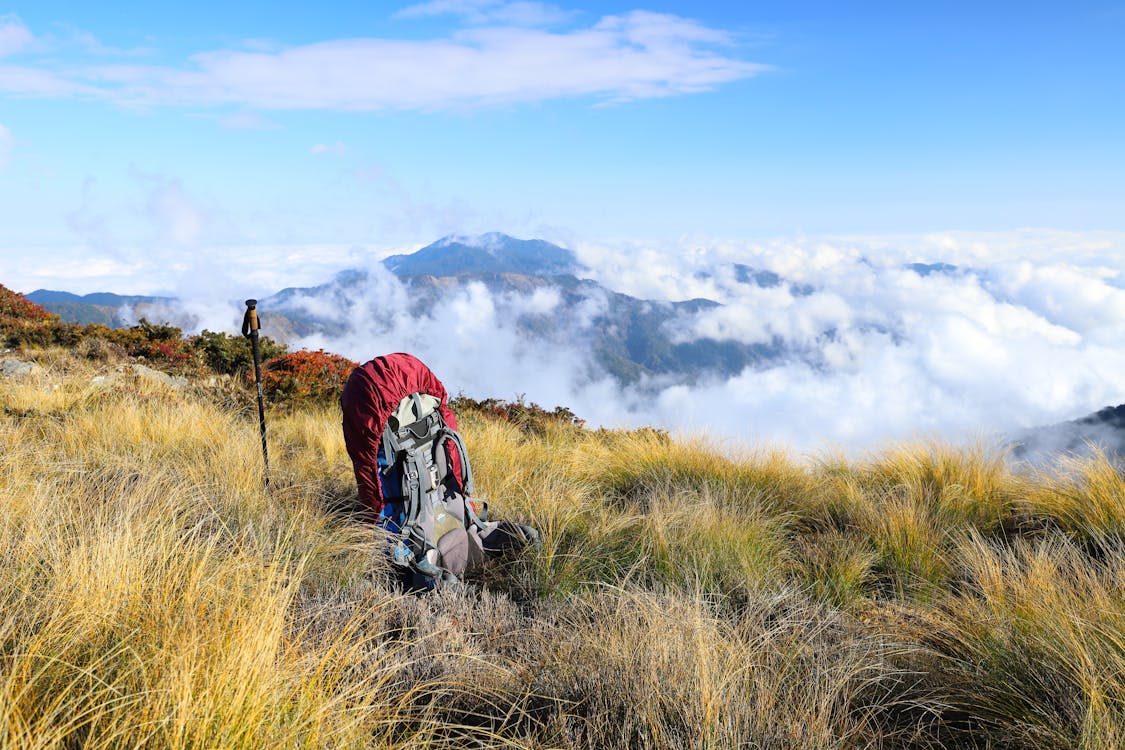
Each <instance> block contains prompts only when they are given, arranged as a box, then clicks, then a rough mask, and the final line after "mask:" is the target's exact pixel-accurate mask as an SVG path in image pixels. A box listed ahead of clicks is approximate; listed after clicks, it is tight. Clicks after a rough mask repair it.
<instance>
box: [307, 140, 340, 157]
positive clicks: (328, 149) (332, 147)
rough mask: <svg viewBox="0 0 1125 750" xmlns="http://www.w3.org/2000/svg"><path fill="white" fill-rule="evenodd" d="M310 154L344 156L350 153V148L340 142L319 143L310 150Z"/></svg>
mask: <svg viewBox="0 0 1125 750" xmlns="http://www.w3.org/2000/svg"><path fill="white" fill-rule="evenodd" d="M309 153H311V154H312V155H313V156H344V155H346V154H347V153H348V147H347V146H345V145H344V144H343V143H341V142H340V141H336V142H335V143H318V144H316V145H314V146H313V147H312V148H311V149H309Z"/></svg>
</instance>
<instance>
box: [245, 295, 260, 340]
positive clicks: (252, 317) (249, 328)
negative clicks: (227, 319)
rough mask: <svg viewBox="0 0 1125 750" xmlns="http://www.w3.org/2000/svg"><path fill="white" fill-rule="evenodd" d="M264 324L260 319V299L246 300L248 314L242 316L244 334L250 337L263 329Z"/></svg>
mask: <svg viewBox="0 0 1125 750" xmlns="http://www.w3.org/2000/svg"><path fill="white" fill-rule="evenodd" d="M261 327H262V325H261V323H260V322H259V321H258V300H256V299H248V300H246V314H245V315H243V316H242V335H243V336H245V337H246V338H250V337H251V336H253V335H254V334H256V333H257V332H258V330H259V329H261Z"/></svg>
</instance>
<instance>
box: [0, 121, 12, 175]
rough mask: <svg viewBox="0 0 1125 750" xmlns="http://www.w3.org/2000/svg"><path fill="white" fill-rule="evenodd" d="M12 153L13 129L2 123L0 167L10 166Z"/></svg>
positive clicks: (0, 132) (0, 125)
mask: <svg viewBox="0 0 1125 750" xmlns="http://www.w3.org/2000/svg"><path fill="white" fill-rule="evenodd" d="M11 154H12V131H10V130H8V128H6V127H5V126H4V125H2V124H0V169H3V168H4V167H6V166H8V159H9V158H11Z"/></svg>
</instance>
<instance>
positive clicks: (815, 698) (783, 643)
mask: <svg viewBox="0 0 1125 750" xmlns="http://www.w3.org/2000/svg"><path fill="white" fill-rule="evenodd" d="M40 362H41V365H42V366H43V367H44V368H45V371H44V372H43V373H41V374H40V375H39V376H37V377H35V378H25V379H22V380H0V414H2V416H0V503H2V504H3V513H2V514H0V601H2V609H0V748H75V747H84V748H86V747H88V748H124V747H128V748H135V747H136V748H145V747H152V748H204V747H206V748H217V747H222V748H262V747H269V748H273V747H278V748H371V747H376V748H406V747H433V748H439V747H518V748H556V747H559V748H562V747H566V748H585V747H594V748H626V747H628V748H633V747H639V748H736V747H753V748H900V747H901V748H907V747H910V748H954V747H956V748H961V747H980V748H985V747H995V748H1044V749H1046V748H1076V749H1077V748H1091V749H1095V750H1100V749H1102V748H1114V747H1121V746H1123V744H1125V656H1123V655H1125V594H1123V593H1122V592H1123V591H1125V545H1123V536H1122V535H1123V532H1125V527H1123V525H1122V522H1123V521H1125V481H1123V478H1122V474H1121V470H1120V467H1119V466H1116V465H1115V464H1114V463H1113V462H1112V461H1111V460H1110V459H1108V458H1106V457H1100V458H1096V459H1094V460H1092V461H1086V462H1075V463H1073V464H1071V465H1067V466H1063V467H1061V468H1060V470H1058V471H1056V472H1053V473H1047V474H1043V475H1039V476H1025V475H1021V474H1016V473H1013V471H1012V469H1011V468H1010V467H1009V465H1008V464H1007V462H1006V461H1005V457H1004V456H1003V455H998V454H995V453H990V452H988V451H986V450H984V449H982V448H969V449H957V448H953V447H949V446H940V445H933V444H919V445H908V446H901V447H899V448H897V449H895V450H893V451H889V452H886V453H883V454H880V455H877V456H872V457H869V458H867V459H865V460H863V461H858V462H850V461H847V460H845V459H843V458H839V457H831V458H824V459H821V460H819V461H797V460H794V459H793V458H791V457H789V456H786V455H784V454H780V453H776V452H775V453H747V454H744V455H733V456H732V455H730V454H727V453H723V452H720V451H718V450H715V449H714V448H713V447H712V446H709V445H707V444H706V443H702V442H692V441H685V442H677V441H670V440H668V439H667V438H665V437H663V436H661V435H660V434H658V433H655V432H649V431H639V432H631V433H626V432H608V433H607V432H590V431H581V430H576V429H573V428H570V427H567V426H563V425H546V426H544V427H543V428H542V429H541V430H536V431H534V432H528V431H525V430H521V429H519V428H518V427H516V426H513V425H510V424H507V423H503V422H499V421H495V420H491V419H488V418H485V417H484V416H482V415H479V414H464V415H462V428H463V432H464V434H465V437H466V441H467V443H468V445H469V449H470V452H471V455H472V458H473V465H474V470H475V472H476V476H477V483H478V488H479V490H480V491H481V492H482V493H483V494H485V495H487V496H488V498H489V500H490V502H491V510H492V513H493V515H494V516H496V517H502V518H516V519H519V520H523V521H528V522H531V523H533V524H534V525H535V526H537V527H538V528H539V529H540V530H541V531H542V532H543V537H544V539H543V545H542V547H541V548H539V549H537V550H532V551H527V552H525V553H524V554H522V555H521V556H519V557H517V558H516V559H514V560H511V561H509V562H508V563H506V564H496V565H493V566H492V567H491V568H490V569H489V571H487V575H486V576H485V577H484V578H482V579H481V580H479V581H478V582H476V584H475V586H474V587H473V588H470V589H469V590H466V591H447V592H439V593H436V594H432V595H428V596H423V597H414V596H407V595H403V594H400V593H398V592H396V591H395V590H394V589H393V588H392V587H390V586H389V584H388V583H387V581H388V575H387V569H386V565H387V564H386V561H385V558H384V556H383V554H382V551H381V549H382V548H381V541H380V538H379V537H378V535H377V533H376V532H375V531H374V530H373V528H372V527H371V525H370V524H368V523H364V522H362V521H360V520H357V519H356V518H355V517H354V516H352V515H348V514H347V513H342V512H340V509H341V508H342V507H346V506H347V505H348V504H349V502H350V501H351V500H352V499H353V498H354V492H355V490H354V481H353V479H352V476H351V466H350V462H349V461H348V458H347V455H346V452H345V451H344V446H343V440H342V437H341V434H340V427H339V414H338V412H337V411H336V410H334V409H331V408H326V409H307V410H298V411H291V412H287V413H284V414H280V413H279V414H272V415H271V416H270V457H271V463H272V465H271V478H272V490H271V492H269V493H268V494H267V493H265V492H264V491H263V489H262V469H261V455H260V447H259V442H258V432H257V420H256V416H257V415H256V412H255V411H254V409H253V405H252V404H251V403H244V404H238V403H236V402H231V401H230V399H229V392H228V391H224V390H222V389H221V388H220V389H218V390H216V391H214V392H212V391H209V390H208V389H207V388H205V387H203V386H198V387H194V386H193V387H192V388H189V389H187V390H185V391H176V390H172V389H168V388H166V387H164V386H160V385H158V384H153V383H149V382H147V381H145V380H143V379H134V378H129V377H122V378H118V379H117V380H116V381H114V382H112V383H108V384H103V385H101V386H97V387H96V386H92V385H91V384H90V378H91V377H92V376H94V375H95V374H97V368H98V367H99V365H98V364H97V363H94V362H90V361H87V360H79V359H76V358H73V357H71V356H70V355H68V354H66V353H64V352H53V353H46V354H42V355H40ZM101 366H104V365H101Z"/></svg>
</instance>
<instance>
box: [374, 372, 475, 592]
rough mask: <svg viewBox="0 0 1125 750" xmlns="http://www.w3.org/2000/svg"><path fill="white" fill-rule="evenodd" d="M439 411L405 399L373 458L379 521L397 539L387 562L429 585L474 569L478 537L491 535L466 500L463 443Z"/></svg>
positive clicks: (468, 482) (433, 403) (427, 398)
mask: <svg viewBox="0 0 1125 750" xmlns="http://www.w3.org/2000/svg"><path fill="white" fill-rule="evenodd" d="M440 403H441V402H440V400H439V399H438V398H436V397H434V396H431V395H428V394H424V393H412V394H411V395H409V396H407V397H406V398H404V399H403V400H402V401H401V402H400V403H399V405H398V408H396V409H395V411H394V413H392V414H391V416H390V417H389V418H388V419H387V424H386V427H385V428H384V430H383V438H382V443H381V446H380V451H379V453H380V455H379V459H380V460H379V473H380V479H381V484H382V486H383V496H384V501H385V503H386V504H385V506H384V513H385V515H384V516H383V517H384V518H385V519H387V520H388V521H390V523H388V524H387V525H386V527H387V528H388V529H389V530H391V531H394V530H395V527H397V531H398V535H399V536H398V539H397V541H396V544H395V546H394V550H393V552H392V561H393V562H394V563H395V564H396V565H398V566H401V567H404V568H411V569H414V570H416V571H418V572H420V573H422V574H423V575H425V576H428V577H430V578H431V579H433V580H435V581H436V580H438V579H444V580H449V579H451V578H458V577H460V576H461V575H463V574H464V572H465V571H466V570H467V569H470V568H472V567H474V566H475V565H477V564H479V563H480V561H481V560H483V558H484V549H483V547H482V543H481V538H480V537H481V534H482V532H483V533H485V534H487V533H488V532H489V531H490V528H489V527H490V524H486V523H485V522H484V521H483V520H482V519H481V517H480V515H478V513H477V510H476V508H475V507H474V501H473V500H471V499H470V498H471V497H472V494H473V471H472V467H471V466H470V464H469V454H468V451H466V450H465V442H464V441H463V440H462V439H461V435H460V434H458V433H457V431H456V430H454V429H452V428H450V427H449V426H448V425H447V424H446V423H445V420H444V419H443V418H442V416H441V411H440V409H439V408H438V407H439V406H440ZM454 453H455V454H456V457H457V458H456V460H455V459H454V458H453V455H454ZM457 466H459V467H460V471H459V472H457V471H456V467H457ZM387 509H390V513H387ZM483 511H484V508H482V512H483Z"/></svg>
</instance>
